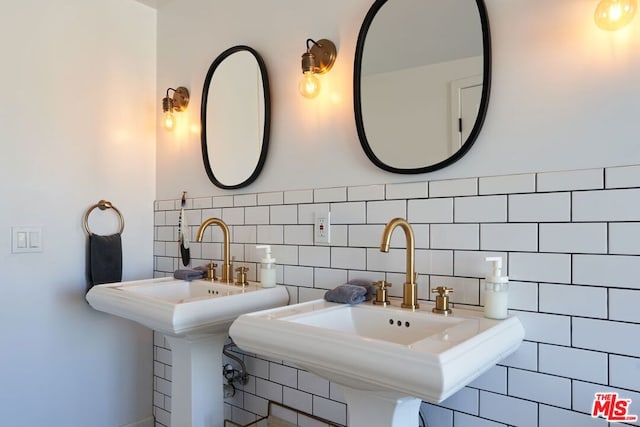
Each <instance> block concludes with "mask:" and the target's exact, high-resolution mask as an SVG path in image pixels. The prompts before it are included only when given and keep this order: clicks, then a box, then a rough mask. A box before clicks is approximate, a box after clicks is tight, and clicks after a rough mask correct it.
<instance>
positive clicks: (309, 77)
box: [298, 71, 320, 99]
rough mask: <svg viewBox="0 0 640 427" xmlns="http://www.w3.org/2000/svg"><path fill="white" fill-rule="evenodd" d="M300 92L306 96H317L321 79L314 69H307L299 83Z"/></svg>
mask: <svg viewBox="0 0 640 427" xmlns="http://www.w3.org/2000/svg"><path fill="white" fill-rule="evenodd" d="M298 90H299V91H300V94H302V96H304V97H305V98H309V99H311V98H315V97H316V96H318V94H319V93H320V80H318V78H317V77H316V76H315V73H314V72H313V71H305V72H304V77H302V79H301V80H300V83H299V84H298Z"/></svg>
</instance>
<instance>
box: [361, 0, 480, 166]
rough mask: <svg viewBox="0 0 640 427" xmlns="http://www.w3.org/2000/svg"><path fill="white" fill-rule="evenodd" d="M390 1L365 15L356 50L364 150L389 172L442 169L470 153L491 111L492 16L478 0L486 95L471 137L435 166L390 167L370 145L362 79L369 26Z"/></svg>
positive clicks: (379, 2) (378, 2)
mask: <svg viewBox="0 0 640 427" xmlns="http://www.w3.org/2000/svg"><path fill="white" fill-rule="evenodd" d="M387 1H388V0H376V1H375V3H374V4H373V5H372V6H371V8H370V9H369V11H368V12H367V15H366V16H365V18H364V21H363V23H362V27H361V28H360V32H359V34H358V41H357V44H356V51H355V60H354V64H353V109H354V113H355V119H356V128H357V130H358V138H359V139H360V145H362V149H363V150H364V152H365V153H366V155H367V157H368V158H369V160H371V162H373V164H375V165H376V166H378V167H379V168H381V169H384V170H386V171H389V172H394V173H400V174H418V173H425V172H432V171H435V170H438V169H442V168H444V167H446V166H449V165H450V164H452V163H454V162H456V161H457V160H459V159H460V158H461V157H462V156H464V155H465V154H466V152H467V151H469V149H470V148H471V146H472V145H473V143H474V142H475V141H476V139H477V138H478V135H479V133H480V129H481V128H482V125H483V124H484V119H485V116H486V114H487V108H488V106H489V94H490V92H491V32H490V30H489V17H488V14H487V8H486V5H485V3H484V0H475V2H476V5H477V6H478V12H479V14H480V23H481V26H482V46H483V55H484V58H483V86H482V97H481V99H480V108H479V109H478V116H477V117H476V122H475V123H474V125H473V129H472V130H471V132H470V133H469V137H468V138H467V140H466V141H465V142H464V143H463V144H462V145H461V147H460V149H459V150H458V151H456V152H455V153H454V154H452V155H451V156H450V157H448V158H446V159H444V160H442V161H440V162H438V163H434V164H431V165H427V166H424V167H417V168H397V167H394V166H390V165H388V164H386V163H384V162H383V161H382V160H380V159H379V158H378V156H376V154H375V153H374V152H373V150H372V149H371V146H370V145H369V141H368V140H367V134H366V131H365V128H364V121H363V117H362V104H361V92H360V90H361V88H360V86H361V80H360V75H361V72H362V54H363V52H364V44H365V41H366V38H367V33H368V32H369V27H370V26H371V24H372V23H373V19H374V18H375V16H376V14H377V13H378V11H379V10H380V9H381V8H382V6H383V5H384V4H385V3H387Z"/></svg>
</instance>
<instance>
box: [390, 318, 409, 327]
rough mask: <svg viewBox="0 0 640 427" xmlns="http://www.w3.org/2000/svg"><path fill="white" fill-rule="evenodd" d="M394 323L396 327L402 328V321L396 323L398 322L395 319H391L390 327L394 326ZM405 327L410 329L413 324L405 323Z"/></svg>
mask: <svg viewBox="0 0 640 427" xmlns="http://www.w3.org/2000/svg"><path fill="white" fill-rule="evenodd" d="M394 323H395V324H396V325H398V326H402V320H398V321H397V322H396V321H394V320H393V319H389V324H390V325H393V324H394ZM404 326H405V327H407V328H408V327H410V326H411V323H409V322H404Z"/></svg>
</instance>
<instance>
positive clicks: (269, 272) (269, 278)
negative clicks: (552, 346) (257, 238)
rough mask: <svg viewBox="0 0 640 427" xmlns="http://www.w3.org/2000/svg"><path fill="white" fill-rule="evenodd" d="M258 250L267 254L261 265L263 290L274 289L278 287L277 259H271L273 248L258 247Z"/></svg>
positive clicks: (267, 246)
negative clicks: (262, 250)
mask: <svg viewBox="0 0 640 427" xmlns="http://www.w3.org/2000/svg"><path fill="white" fill-rule="evenodd" d="M256 248H257V249H264V252H265V257H264V258H262V260H261V263H260V283H261V284H262V287H263V288H273V287H274V286H275V285H276V259H275V258H272V257H271V246H270V245H257V246H256Z"/></svg>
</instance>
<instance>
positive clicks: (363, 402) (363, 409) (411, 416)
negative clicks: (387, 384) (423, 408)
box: [342, 386, 422, 427]
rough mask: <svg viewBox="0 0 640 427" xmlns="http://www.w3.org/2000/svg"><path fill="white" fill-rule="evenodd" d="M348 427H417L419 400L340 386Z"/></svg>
mask: <svg viewBox="0 0 640 427" xmlns="http://www.w3.org/2000/svg"><path fill="white" fill-rule="evenodd" d="M342 389H343V390H344V395H345V398H346V400H347V405H348V406H347V413H348V421H347V425H348V426H349V427H418V425H419V421H418V418H419V417H418V413H419V411H420V403H421V402H422V401H421V400H420V399H417V398H415V397H408V396H402V397H398V396H397V395H394V394H392V393H384V392H374V391H364V390H355V389H352V388H349V387H344V386H342Z"/></svg>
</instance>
